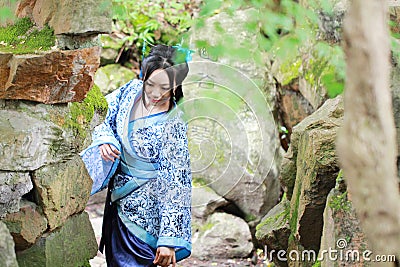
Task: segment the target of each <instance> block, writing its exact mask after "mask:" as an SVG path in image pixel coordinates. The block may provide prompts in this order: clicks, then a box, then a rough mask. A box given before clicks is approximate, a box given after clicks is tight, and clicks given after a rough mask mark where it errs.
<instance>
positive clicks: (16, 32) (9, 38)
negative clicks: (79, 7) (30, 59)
mask: <svg viewBox="0 0 400 267" xmlns="http://www.w3.org/2000/svg"><path fill="white" fill-rule="evenodd" d="M55 40H56V38H55V36H54V31H53V30H52V29H51V28H50V27H49V26H47V25H46V26H45V27H43V29H40V30H39V29H37V28H35V25H34V24H33V23H32V21H31V20H30V19H29V18H22V19H19V20H17V21H16V22H15V24H13V25H11V26H8V27H3V28H0V51H1V52H9V53H13V54H29V53H37V52H40V51H46V50H50V49H51V47H52V46H54V44H55Z"/></svg>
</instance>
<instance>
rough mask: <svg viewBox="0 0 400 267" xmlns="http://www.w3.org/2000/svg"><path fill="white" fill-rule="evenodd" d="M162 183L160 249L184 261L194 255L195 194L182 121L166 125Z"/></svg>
mask: <svg viewBox="0 0 400 267" xmlns="http://www.w3.org/2000/svg"><path fill="white" fill-rule="evenodd" d="M158 179H159V190H158V198H159V203H160V206H159V216H160V231H159V237H158V242H157V247H160V246H166V247H174V248H175V249H176V258H177V260H181V259H183V258H186V257H188V256H189V255H190V253H191V193H192V192H191V190H192V174H191V169H190V156H189V150H188V141H187V125H186V123H185V122H184V121H182V120H179V119H177V120H174V121H172V122H170V123H166V126H165V129H164V134H163V145H162V149H161V153H160V168H159V176H158Z"/></svg>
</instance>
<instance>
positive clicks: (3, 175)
mask: <svg viewBox="0 0 400 267" xmlns="http://www.w3.org/2000/svg"><path fill="white" fill-rule="evenodd" d="M32 188H33V185H32V181H31V177H30V176H29V173H28V172H4V171H1V170H0V218H2V217H4V215H5V214H6V213H11V212H16V211H18V210H19V201H20V199H21V197H22V196H23V195H25V194H26V193H28V192H29V191H30V190H31V189H32Z"/></svg>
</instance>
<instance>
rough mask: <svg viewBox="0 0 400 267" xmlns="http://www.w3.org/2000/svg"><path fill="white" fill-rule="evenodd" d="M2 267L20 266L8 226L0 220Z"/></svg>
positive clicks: (0, 258) (0, 262)
mask: <svg viewBox="0 0 400 267" xmlns="http://www.w3.org/2000/svg"><path fill="white" fill-rule="evenodd" d="M0 267H18V262H17V259H16V257H15V251H14V241H13V239H12V236H11V235H10V232H9V231H8V229H7V226H6V225H5V224H4V223H3V222H1V221H0Z"/></svg>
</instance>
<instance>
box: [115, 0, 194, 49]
mask: <svg viewBox="0 0 400 267" xmlns="http://www.w3.org/2000/svg"><path fill="white" fill-rule="evenodd" d="M189 4H190V1H189V0H184V1H162V0H156V1H145V0H138V1H137V0H113V1H112V10H113V18H114V19H115V20H116V21H117V24H116V25H115V27H117V28H118V29H119V30H120V31H122V32H123V33H125V34H126V35H127V36H126V37H125V39H124V41H125V42H127V44H128V46H136V47H141V46H142V42H143V40H145V41H146V42H148V43H151V44H154V43H164V44H175V43H178V42H179V41H180V40H179V36H180V34H182V33H183V32H186V31H187V29H188V28H189V27H190V26H191V14H190V12H189V11H188V10H187V8H186V7H187V6H188V5H189Z"/></svg>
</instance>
